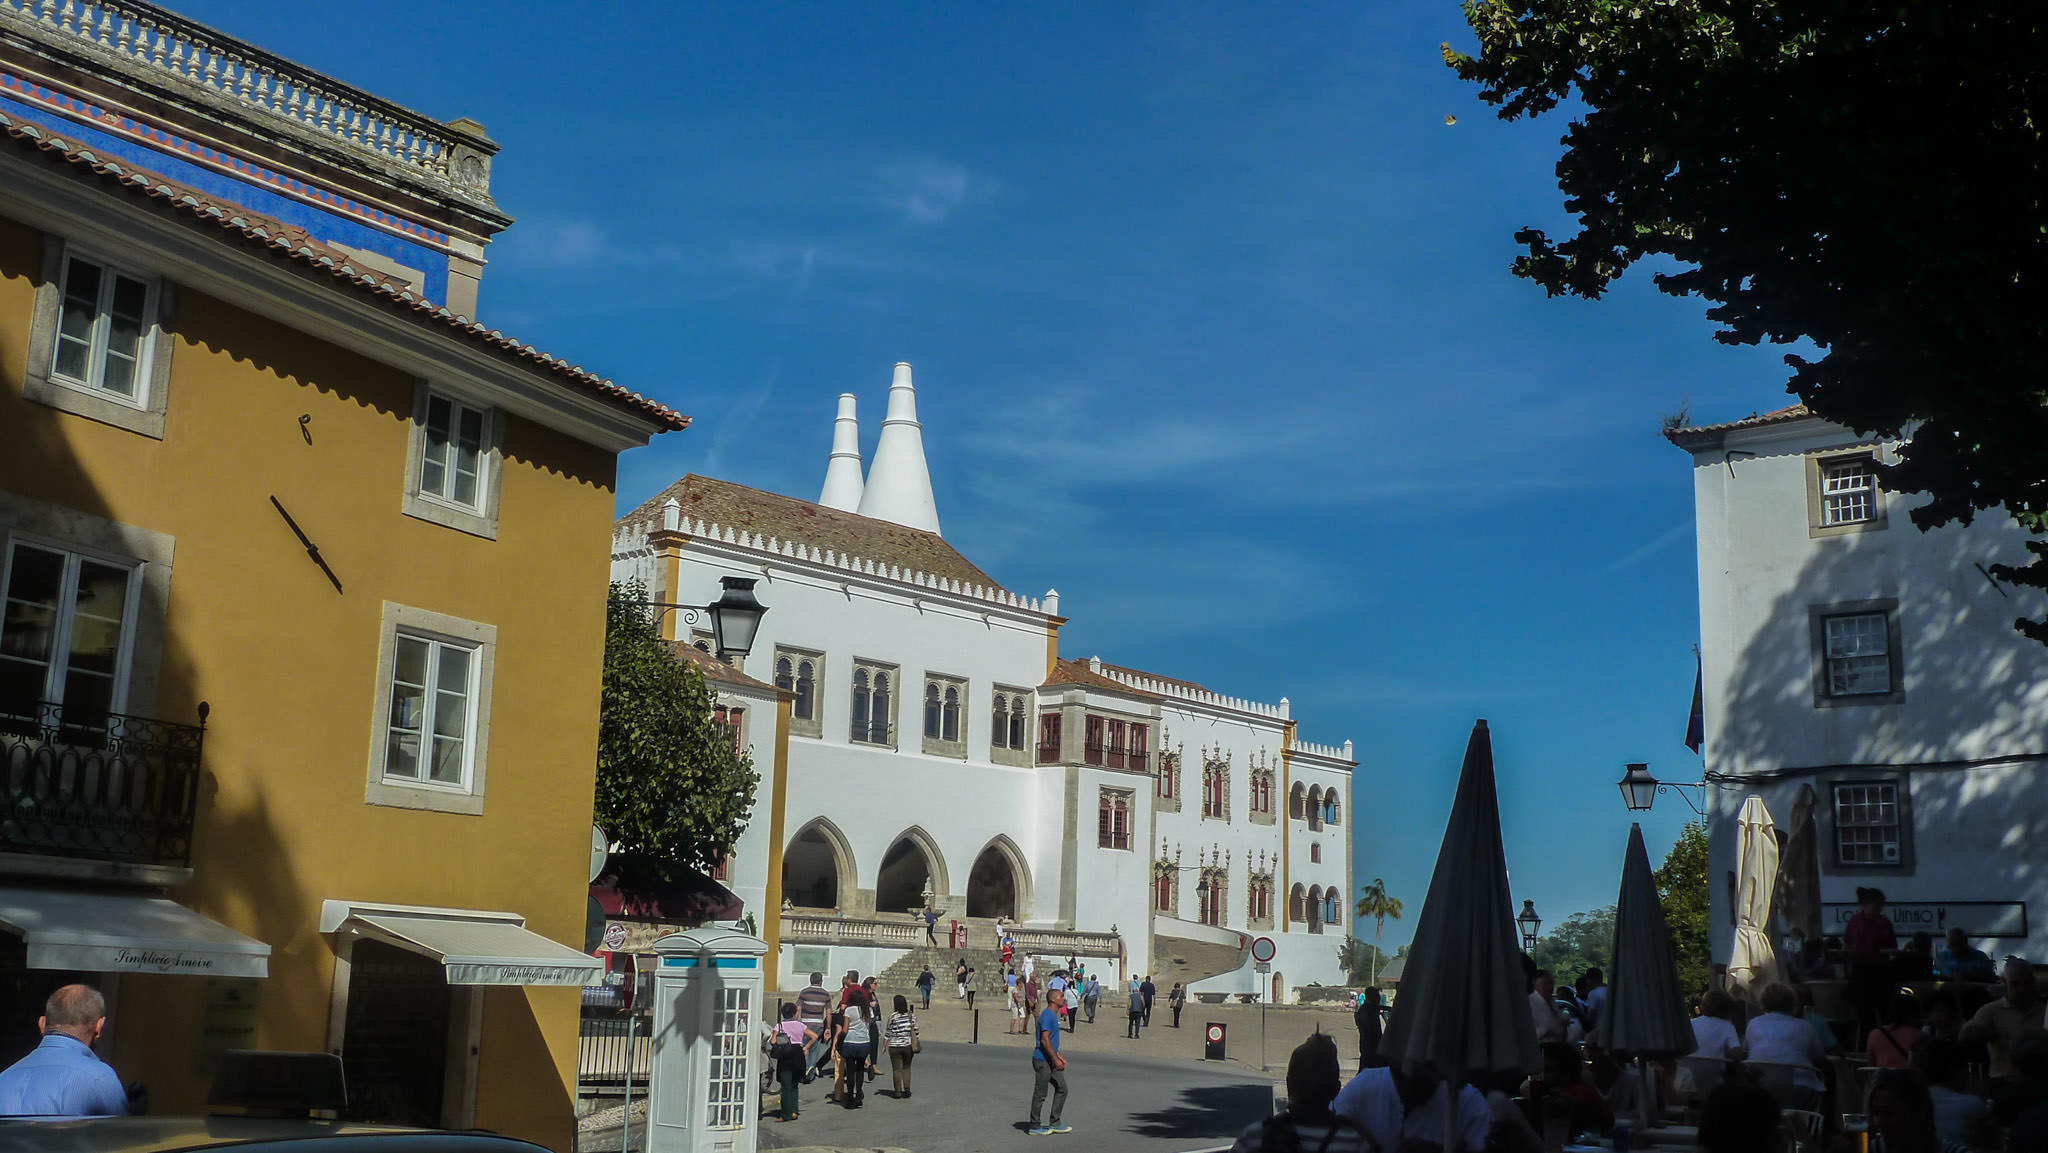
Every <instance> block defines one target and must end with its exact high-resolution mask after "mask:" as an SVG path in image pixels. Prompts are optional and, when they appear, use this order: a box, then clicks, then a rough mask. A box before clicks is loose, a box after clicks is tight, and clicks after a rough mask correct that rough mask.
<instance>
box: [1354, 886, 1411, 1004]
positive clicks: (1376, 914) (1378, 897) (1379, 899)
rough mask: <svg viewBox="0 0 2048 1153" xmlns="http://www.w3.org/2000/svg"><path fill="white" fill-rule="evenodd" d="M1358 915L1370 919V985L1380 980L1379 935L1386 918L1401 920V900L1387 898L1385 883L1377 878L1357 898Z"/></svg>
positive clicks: (1383, 930) (1384, 928)
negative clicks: (1371, 926)
mask: <svg viewBox="0 0 2048 1153" xmlns="http://www.w3.org/2000/svg"><path fill="white" fill-rule="evenodd" d="M1358 915H1359V916H1360V917H1371V918H1372V922H1373V928H1372V983H1373V984H1375V985H1377V984H1378V983H1379V979H1380V934H1381V933H1383V932H1385V931H1386V928H1387V918H1388V917H1392V918H1393V919H1395V920H1396V921H1398V920H1400V919H1401V898H1399V897H1389V896H1387V883H1386V881H1384V880H1382V879H1381V878H1379V877H1374V878H1373V879H1372V884H1370V885H1367V886H1366V887H1365V888H1364V890H1363V892H1362V895H1361V896H1360V897H1359V898H1358Z"/></svg>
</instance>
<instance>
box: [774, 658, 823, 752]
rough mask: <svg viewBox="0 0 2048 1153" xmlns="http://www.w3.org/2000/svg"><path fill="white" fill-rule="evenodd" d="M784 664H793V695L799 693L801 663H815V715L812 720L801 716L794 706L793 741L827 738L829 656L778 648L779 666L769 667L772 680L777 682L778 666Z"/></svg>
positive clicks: (790, 725) (813, 674)
mask: <svg viewBox="0 0 2048 1153" xmlns="http://www.w3.org/2000/svg"><path fill="white" fill-rule="evenodd" d="M784 660H788V661H789V666H790V689H789V691H791V692H795V691H796V665H797V662H798V661H809V662H811V715H810V716H809V717H800V716H797V715H796V705H795V703H794V702H792V703H791V705H790V709H789V735H790V736H792V737H812V738H818V737H823V736H824V735H825V654H824V653H821V652H814V651H812V650H810V649H800V648H797V647H795V646H793V645H776V646H775V664H774V665H771V666H769V670H768V671H769V679H771V680H774V679H776V678H777V677H779V676H780V672H779V670H778V668H777V666H779V665H781V663H782V662H783V661H784Z"/></svg>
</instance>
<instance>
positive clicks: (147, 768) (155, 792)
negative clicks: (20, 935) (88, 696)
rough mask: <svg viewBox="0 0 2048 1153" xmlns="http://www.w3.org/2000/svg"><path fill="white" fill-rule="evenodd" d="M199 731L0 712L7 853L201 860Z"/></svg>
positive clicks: (51, 710)
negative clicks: (197, 850)
mask: <svg viewBox="0 0 2048 1153" xmlns="http://www.w3.org/2000/svg"><path fill="white" fill-rule="evenodd" d="M205 736H206V706H205V705H203V704H202V705H200V706H199V724H196V725H179V724H173V723H171V722H169V721H161V720H156V719H154V718H151V717H132V716H124V715H122V714H120V713H94V714H92V715H91V716H89V717H82V716H79V715H78V714H77V710H72V711H71V712H69V713H67V712H66V711H65V709H64V707H63V706H62V705H56V704H49V703H37V704H32V705H10V704H0V852H10V853H41V854H47V855H50V856H58V857H80V858H86V859H90V860H98V861H116V862H122V863H126V864H140V865H175V866H180V867H182V866H184V865H187V864H189V863H191V860H192V823H193V818H194V816H195V814H196V813H197V810H198V799H199V749H200V745H201V743H202V742H203V740H204V739H205Z"/></svg>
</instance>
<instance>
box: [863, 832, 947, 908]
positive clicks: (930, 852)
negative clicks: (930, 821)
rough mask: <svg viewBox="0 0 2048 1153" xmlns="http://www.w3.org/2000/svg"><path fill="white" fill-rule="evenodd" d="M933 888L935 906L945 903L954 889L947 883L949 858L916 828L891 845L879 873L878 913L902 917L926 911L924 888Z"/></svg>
mask: <svg viewBox="0 0 2048 1153" xmlns="http://www.w3.org/2000/svg"><path fill="white" fill-rule="evenodd" d="M927 882H929V883H930V884H931V887H932V902H933V903H934V904H935V905H936V904H938V903H940V902H942V901H943V900H944V899H945V897H946V895H947V894H948V893H951V892H952V891H953V890H952V887H951V886H950V885H948V884H947V882H946V856H945V854H944V853H941V852H940V851H939V843H938V841H936V840H934V839H933V838H932V835H931V834H930V833H927V832H925V831H924V829H923V828H922V827H920V826H918V825H912V826H910V827H909V828H907V829H905V830H903V832H901V833H900V834H898V835H897V837H896V839H895V840H894V841H891V842H890V843H889V848H888V851H887V852H885V853H883V854H882V864H881V868H880V869H879V870H878V871H877V872H876V873H875V911H876V912H878V913H902V912H908V911H911V910H913V909H922V908H923V907H924V887H925V884H926V883H927Z"/></svg>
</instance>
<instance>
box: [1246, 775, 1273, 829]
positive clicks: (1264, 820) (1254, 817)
mask: <svg viewBox="0 0 2048 1153" xmlns="http://www.w3.org/2000/svg"><path fill="white" fill-rule="evenodd" d="M1261 782H1263V783H1264V784H1265V785H1266V786H1267V788H1268V789H1269V790H1275V786H1277V785H1278V784H1279V780H1278V778H1277V777H1276V776H1275V774H1274V772H1273V770H1271V769H1253V770H1252V779H1251V787H1252V798H1253V801H1252V802H1249V803H1247V805H1246V807H1245V820H1247V821H1249V822H1250V823H1252V824H1254V825H1272V824H1278V823H1279V818H1278V817H1277V816H1276V814H1275V813H1274V810H1275V809H1276V808H1278V807H1279V801H1278V800H1277V799H1275V800H1272V801H1271V802H1270V803H1268V804H1267V805H1266V807H1265V808H1263V809H1261V808H1259V806H1258V805H1257V803H1256V801H1257V798H1258V796H1259V792H1258V790H1259V785H1260V783H1261ZM1269 796H1274V797H1277V791H1273V792H1270V793H1269Z"/></svg>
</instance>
